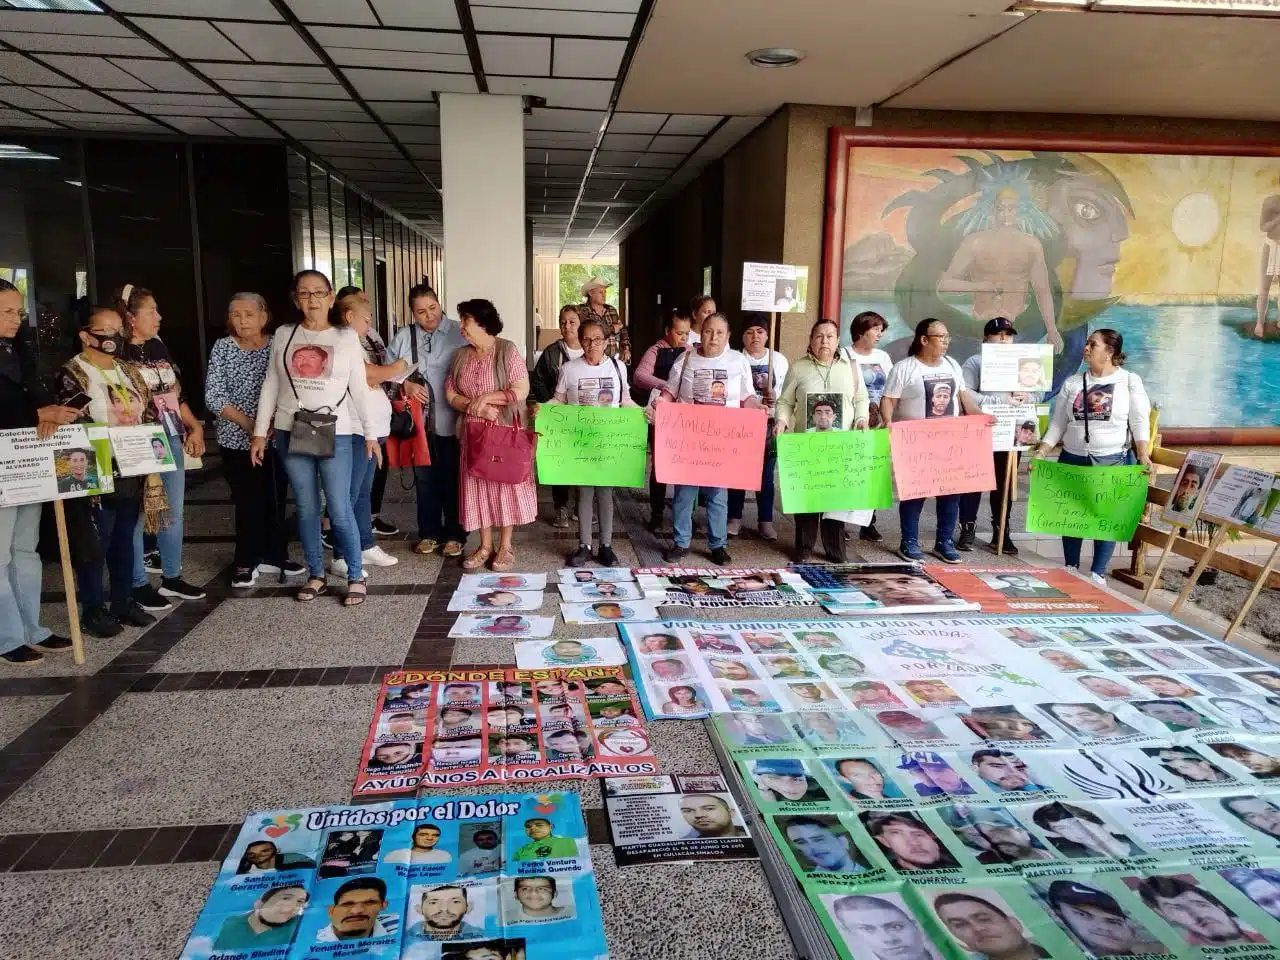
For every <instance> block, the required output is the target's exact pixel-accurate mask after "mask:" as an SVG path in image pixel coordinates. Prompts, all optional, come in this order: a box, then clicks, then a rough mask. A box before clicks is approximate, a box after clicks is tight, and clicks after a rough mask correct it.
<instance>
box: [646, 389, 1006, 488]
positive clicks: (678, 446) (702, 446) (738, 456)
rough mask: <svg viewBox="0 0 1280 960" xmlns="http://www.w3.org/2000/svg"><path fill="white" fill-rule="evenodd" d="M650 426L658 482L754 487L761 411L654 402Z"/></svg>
mask: <svg viewBox="0 0 1280 960" xmlns="http://www.w3.org/2000/svg"><path fill="white" fill-rule="evenodd" d="M654 425H655V428H656V429H655V438H654V448H653V456H654V463H655V465H656V470H657V473H658V482H659V483H679V484H683V485H685V486H696V487H733V488H734V489H736V490H759V489H760V474H761V468H762V467H763V465H764V439H765V433H766V432H767V430H768V425H767V423H766V416H765V412H764V411H763V410H741V409H727V408H725V407H713V406H709V405H706V406H704V405H702V404H693V403H660V404H658V405H657V406H656V407H655V408H654ZM992 485H993V486H994V483H993V484H992Z"/></svg>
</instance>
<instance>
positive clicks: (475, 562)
mask: <svg viewBox="0 0 1280 960" xmlns="http://www.w3.org/2000/svg"><path fill="white" fill-rule="evenodd" d="M491 556H493V550H492V549H491V548H486V547H477V548H476V549H475V551H474V552H472V553H471V555H470V556H468V557H467V559H465V560H463V561H462V569H463V570H479V569H480V568H481V567H483V566H484V565H485V562H486V561H488V559H489V558H490V557H491Z"/></svg>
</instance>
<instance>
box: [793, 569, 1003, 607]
mask: <svg viewBox="0 0 1280 960" xmlns="http://www.w3.org/2000/svg"><path fill="white" fill-rule="evenodd" d="M791 569H792V570H793V571H794V572H795V573H798V574H799V575H800V576H801V578H803V580H804V582H805V583H807V584H809V586H810V587H811V588H812V589H813V590H814V591H815V592H820V593H821V596H819V597H818V599H819V600H821V601H822V602H823V604H824V605H825V604H828V603H830V604H831V605H832V606H835V607H837V608H839V612H840V613H869V614H874V615H876V616H882V617H883V616H895V615H898V614H908V613H962V612H964V611H966V610H978V609H979V605H978V604H977V603H976V602H974V601H973V600H971V599H966V598H964V597H961V596H958V595H957V594H955V593H953V592H952V591H951V590H949V589H947V588H946V587H945V586H944V585H943V584H941V583H939V582H938V581H937V580H935V579H934V578H933V577H932V576H931V575H930V574H929V573H928V572H927V571H926V570H925V569H924V568H923V567H921V566H919V565H917V564H914V563H822V564H800V565H797V566H793V567H792V568H791ZM832 612H835V611H832Z"/></svg>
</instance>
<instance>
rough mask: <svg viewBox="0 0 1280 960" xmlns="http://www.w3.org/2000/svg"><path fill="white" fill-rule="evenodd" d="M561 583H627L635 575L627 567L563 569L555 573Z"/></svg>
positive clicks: (633, 578)
mask: <svg viewBox="0 0 1280 960" xmlns="http://www.w3.org/2000/svg"><path fill="white" fill-rule="evenodd" d="M556 575H557V576H558V577H559V578H560V582H561V583H568V584H574V583H576V584H579V585H581V584H587V583H629V582H631V581H632V580H635V575H634V574H633V573H632V572H631V570H630V569H629V568H628V567H585V568H584V567H565V568H563V569H561V570H558V571H556Z"/></svg>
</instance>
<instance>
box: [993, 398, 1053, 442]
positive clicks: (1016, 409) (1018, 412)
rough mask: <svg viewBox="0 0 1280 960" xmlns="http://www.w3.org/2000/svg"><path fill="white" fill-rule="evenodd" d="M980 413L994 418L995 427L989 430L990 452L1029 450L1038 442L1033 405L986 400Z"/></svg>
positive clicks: (1036, 416) (1038, 429) (1038, 423)
mask: <svg viewBox="0 0 1280 960" xmlns="http://www.w3.org/2000/svg"><path fill="white" fill-rule="evenodd" d="M982 412H983V413H989V414H991V416H993V417H995V418H996V425H995V426H994V427H992V428H991V449H992V450H994V451H1008V450H1029V449H1031V448H1032V447H1034V446H1035V445H1036V444H1037V443H1039V442H1040V420H1039V417H1038V415H1037V414H1036V405H1035V404H1034V403H1011V402H1010V401H1007V400H986V401H984V402H983V404H982Z"/></svg>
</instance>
